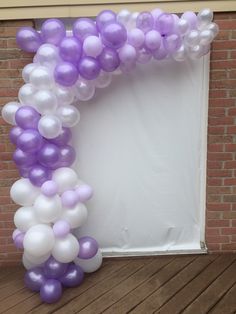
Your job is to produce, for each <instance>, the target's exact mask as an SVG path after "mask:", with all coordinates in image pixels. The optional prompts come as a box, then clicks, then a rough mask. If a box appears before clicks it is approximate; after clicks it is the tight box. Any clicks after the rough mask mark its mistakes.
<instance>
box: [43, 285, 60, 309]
mask: <svg viewBox="0 0 236 314" xmlns="http://www.w3.org/2000/svg"><path fill="white" fill-rule="evenodd" d="M61 295H62V286H61V283H60V281H58V280H56V279H48V280H46V281H45V282H44V283H43V284H42V286H41V288H40V297H41V300H42V301H43V302H45V303H49V304H50V303H55V302H57V301H59V300H60V298H61Z"/></svg>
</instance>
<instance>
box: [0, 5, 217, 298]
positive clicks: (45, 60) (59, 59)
mask: <svg viewBox="0 0 236 314" xmlns="http://www.w3.org/2000/svg"><path fill="white" fill-rule="evenodd" d="M212 20H213V13H212V12H211V10H209V9H204V10H202V11H201V12H199V13H198V15H196V14H195V13H193V12H185V13H183V14H182V16H181V17H178V16H177V15H175V14H169V13H165V12H163V11H161V10H159V9H155V10H153V11H152V12H142V13H133V14H131V13H130V12H129V11H127V10H122V11H121V12H120V13H118V14H115V13H114V12H112V11H110V10H105V11H102V12H101V13H100V14H98V16H97V17H96V20H92V19H89V18H79V19H77V20H76V21H75V22H74V24H73V30H72V31H66V29H65V26H64V24H63V23H62V22H61V21H60V20H58V19H49V20H46V21H45V22H44V23H43V25H42V27H41V31H40V32H37V31H36V30H34V29H33V28H31V27H23V28H21V29H20V30H19V31H18V33H17V36H16V40H17V43H18V45H19V47H20V48H21V49H23V50H24V51H27V52H33V53H36V54H35V57H34V60H33V63H31V64H28V65H26V66H25V67H24V69H23V71H22V77H23V79H24V81H25V84H24V85H23V86H22V87H21V88H20V90H19V94H18V98H19V102H10V103H8V104H6V105H5V106H4V108H3V110H2V116H3V118H4V119H5V121H6V122H8V123H10V124H12V125H13V127H12V129H11V131H10V140H11V142H12V143H13V144H15V145H16V150H15V151H14V153H13V160H14V162H15V164H16V165H17V167H18V169H19V172H20V175H21V179H19V180H18V181H16V182H15V183H14V184H13V185H12V187H11V191H10V194H11V198H12V200H13V201H14V202H15V203H16V204H19V205H20V206H21V207H20V208H19V209H18V210H17V211H16V213H15V216H14V223H15V225H16V229H15V230H14V232H13V236H12V237H13V241H14V243H15V245H16V247H17V248H21V249H24V253H23V264H24V266H25V268H26V269H27V272H26V274H25V284H26V286H27V287H28V288H29V289H31V290H32V291H39V292H40V297H41V299H42V301H44V302H47V303H53V302H56V301H58V300H59V299H60V297H61V294H62V287H75V286H78V285H80V284H81V283H82V281H83V278H84V272H85V273H87V272H88V273H89V272H93V271H95V270H97V269H98V268H99V267H100V266H101V264H102V254H101V250H100V249H99V247H98V243H97V241H96V240H95V239H93V238H92V237H87V236H86V237H82V238H79V239H77V237H76V236H75V235H74V233H73V230H74V229H76V228H79V227H80V226H82V225H83V224H84V222H85V221H86V219H87V208H86V207H85V205H84V203H85V202H86V201H87V200H89V199H90V198H91V196H92V194H93V191H92V188H91V187H90V186H89V185H87V184H85V183H83V182H82V181H81V180H79V178H78V175H77V173H76V172H75V171H74V170H73V169H72V168H71V166H72V164H73V163H74V161H75V158H76V153H75V150H74V148H73V147H72V146H71V145H70V140H71V136H72V134H71V130H70V128H71V127H73V126H75V125H76V124H77V123H78V122H79V119H80V114H79V111H78V109H77V108H76V107H75V105H76V104H77V103H78V102H80V101H87V100H90V99H92V98H93V96H94V93H95V88H104V87H107V86H108V85H109V84H110V83H111V79H112V73H114V74H116V75H117V74H119V73H122V72H123V73H126V72H128V71H130V70H132V69H134V68H135V66H136V64H137V63H147V62H149V61H150V60H151V59H152V58H153V59H155V60H157V61H158V60H163V59H166V58H172V59H174V60H176V61H183V60H185V59H186V58H189V59H193V60H194V59H198V58H200V57H202V56H203V55H205V54H206V53H208V51H209V49H210V43H211V42H212V40H213V39H214V37H215V36H216V35H217V33H218V26H217V24H215V23H214V22H212Z"/></svg>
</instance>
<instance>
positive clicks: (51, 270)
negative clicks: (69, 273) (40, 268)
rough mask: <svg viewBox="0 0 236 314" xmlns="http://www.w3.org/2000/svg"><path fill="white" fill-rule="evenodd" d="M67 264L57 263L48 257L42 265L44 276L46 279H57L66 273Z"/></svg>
mask: <svg viewBox="0 0 236 314" xmlns="http://www.w3.org/2000/svg"><path fill="white" fill-rule="evenodd" d="M67 267H68V264H66V263H60V262H58V261H57V260H56V259H55V258H54V257H52V256H51V257H50V258H49V259H48V260H47V261H46V262H45V264H44V274H45V275H46V277H47V278H48V279H58V278H59V277H61V276H62V275H64V273H65V272H66V270H67Z"/></svg>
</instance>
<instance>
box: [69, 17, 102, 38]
mask: <svg viewBox="0 0 236 314" xmlns="http://www.w3.org/2000/svg"><path fill="white" fill-rule="evenodd" d="M73 34H74V36H75V37H77V38H78V39H81V40H84V39H85V38H86V37H87V36H89V35H95V36H98V31H97V27H96V25H95V23H94V21H93V20H92V19H89V18H79V19H77V20H76V21H75V23H74V24H73Z"/></svg>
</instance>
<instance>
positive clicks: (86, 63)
mask: <svg viewBox="0 0 236 314" xmlns="http://www.w3.org/2000/svg"><path fill="white" fill-rule="evenodd" d="M78 69H79V73H80V75H81V76H82V77H83V78H85V79H86V80H94V79H95V78H97V77H98V75H99V73H100V70H101V68H100V65H99V62H98V61H97V59H95V58H92V57H83V58H81V60H80V61H79V65H78Z"/></svg>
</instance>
